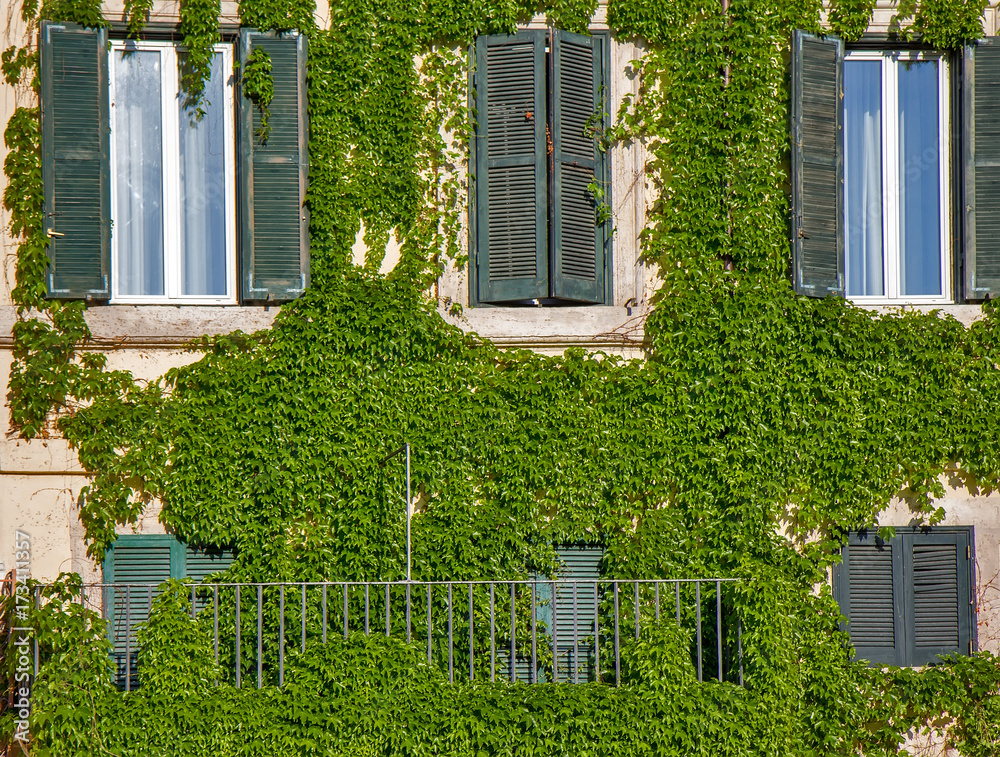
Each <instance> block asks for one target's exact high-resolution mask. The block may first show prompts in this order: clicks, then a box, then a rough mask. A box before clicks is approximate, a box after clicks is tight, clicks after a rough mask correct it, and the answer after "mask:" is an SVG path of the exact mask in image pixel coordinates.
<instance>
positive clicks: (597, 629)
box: [594, 581, 601, 683]
mask: <svg viewBox="0 0 1000 757" xmlns="http://www.w3.org/2000/svg"><path fill="white" fill-rule="evenodd" d="M597 587H598V584H597V581H594V680H595V681H597V683H600V682H601V612H600V608H599V607H598V603H597Z"/></svg>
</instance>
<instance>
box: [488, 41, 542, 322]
mask: <svg viewBox="0 0 1000 757" xmlns="http://www.w3.org/2000/svg"><path fill="white" fill-rule="evenodd" d="M475 87H476V145H475V148H476V181H475V192H476V260H477V266H476V276H477V294H478V300H479V301H480V302H510V301H517V300H531V299H540V298H544V297H547V296H548V288H549V287H548V230H547V228H546V227H547V211H546V169H545V144H546V142H545V32H543V31H522V32H518V33H517V34H514V35H499V36H485V37H480V38H479V39H478V40H477V41H476V79H475Z"/></svg>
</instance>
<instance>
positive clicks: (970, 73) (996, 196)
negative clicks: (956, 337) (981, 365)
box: [962, 37, 1000, 300]
mask: <svg viewBox="0 0 1000 757" xmlns="http://www.w3.org/2000/svg"><path fill="white" fill-rule="evenodd" d="M964 64H965V66H964V69H965V70H964V72H963V79H964V81H963V93H962V99H963V101H962V119H963V132H964V133H963V139H962V152H963V158H964V160H963V164H964V168H965V181H964V191H965V197H964V205H965V222H964V231H965V240H964V241H965V258H964V268H965V292H964V295H965V297H966V298H967V299H970V300H982V299H985V298H986V297H991V298H994V297H997V296H998V295H1000V41H998V38H997V37H988V38H987V39H984V40H980V41H979V42H978V43H977V44H976V45H974V46H970V47H967V48H966V49H965V60H964Z"/></svg>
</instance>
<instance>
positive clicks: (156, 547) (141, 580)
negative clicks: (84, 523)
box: [104, 536, 184, 688]
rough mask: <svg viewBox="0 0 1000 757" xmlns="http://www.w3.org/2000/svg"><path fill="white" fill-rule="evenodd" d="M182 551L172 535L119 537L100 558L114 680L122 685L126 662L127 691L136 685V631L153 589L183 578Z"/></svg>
mask: <svg viewBox="0 0 1000 757" xmlns="http://www.w3.org/2000/svg"><path fill="white" fill-rule="evenodd" d="M183 564H184V552H183V548H182V547H181V545H180V543H179V542H178V541H177V540H176V539H174V537H172V536H120V537H118V540H117V541H116V542H115V543H114V544H113V545H112V546H111V549H110V550H109V551H108V554H107V556H106V557H105V558H104V582H105V583H106V584H114V586H113V587H109V588H108V589H106V596H105V599H104V607H105V611H106V612H107V615H108V620H109V622H110V629H109V630H110V634H111V643H112V645H113V647H114V651H113V653H112V654H113V656H114V661H115V670H116V680H117V682H118V685H119V686H121V687H124V686H125V670H126V660H127V661H128V663H127V669H128V670H129V677H130V679H131V680H130V682H129V685H130V688H134V687H135V686H137V685H138V675H137V669H136V661H137V659H138V649H137V646H136V628H137V626H138V625H139V624H140V623H145V622H146V620H147V618H148V617H149V611H150V608H151V605H152V600H153V599H154V598H155V596H156V594H157V590H156V586H158V585H159V584H161V583H163V582H164V581H168V580H169V579H171V578H179V577H181V576H182V575H183Z"/></svg>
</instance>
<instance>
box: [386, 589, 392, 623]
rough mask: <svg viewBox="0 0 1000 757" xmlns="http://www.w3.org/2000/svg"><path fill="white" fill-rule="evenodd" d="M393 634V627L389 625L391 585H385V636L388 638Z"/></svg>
mask: <svg viewBox="0 0 1000 757" xmlns="http://www.w3.org/2000/svg"><path fill="white" fill-rule="evenodd" d="M391 632H392V626H391V625H389V584H388V583H387V584H386V585H385V635H386V636H388V635H389V634H390V633H391Z"/></svg>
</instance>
